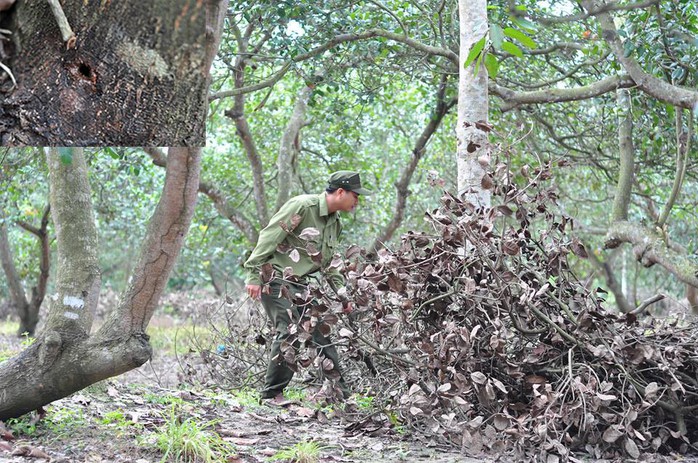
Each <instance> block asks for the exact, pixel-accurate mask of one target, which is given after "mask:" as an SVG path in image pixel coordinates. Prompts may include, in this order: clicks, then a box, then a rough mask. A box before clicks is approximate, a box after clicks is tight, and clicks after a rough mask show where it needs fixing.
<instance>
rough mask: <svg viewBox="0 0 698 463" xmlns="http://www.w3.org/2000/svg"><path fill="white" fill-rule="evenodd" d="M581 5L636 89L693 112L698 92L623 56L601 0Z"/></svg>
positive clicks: (612, 24) (589, 1)
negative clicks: (647, 70) (643, 67)
mask: <svg viewBox="0 0 698 463" xmlns="http://www.w3.org/2000/svg"><path fill="white" fill-rule="evenodd" d="M581 3H582V5H583V6H584V8H585V9H586V10H587V12H589V13H590V14H593V15H594V16H595V17H596V19H597V20H598V21H599V24H600V26H601V35H602V37H603V39H604V40H605V41H606V43H607V44H608V45H609V47H610V48H611V51H612V52H613V55H614V56H615V57H616V59H617V60H618V62H619V63H620V64H621V65H622V66H623V68H624V69H625V71H626V72H627V73H628V74H629V75H630V77H631V78H632V80H633V81H635V83H636V84H637V87H638V88H639V89H640V90H642V91H643V92H645V93H647V94H648V95H650V96H652V97H654V98H656V99H658V100H660V101H664V102H665V103H669V104H672V105H674V106H678V107H680V108H686V109H690V110H693V108H694V107H695V106H696V105H698V91H695V90H691V89H687V88H683V87H678V86H674V85H671V84H670V83H668V82H665V81H663V80H661V79H658V78H656V77H654V76H652V75H651V74H648V73H647V72H645V71H644V69H642V68H641V67H640V65H639V64H638V63H637V61H635V60H634V59H632V58H630V57H629V56H625V51H624V49H623V43H622V41H621V39H620V36H619V35H618V31H617V30H616V26H615V23H614V22H613V18H612V17H611V15H610V13H608V11H607V8H606V5H605V4H604V3H603V1H602V0H582V2H581Z"/></svg>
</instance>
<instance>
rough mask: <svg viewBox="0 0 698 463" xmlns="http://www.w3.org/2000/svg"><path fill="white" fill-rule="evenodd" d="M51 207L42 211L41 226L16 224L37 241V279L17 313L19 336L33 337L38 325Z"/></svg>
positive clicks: (48, 252) (45, 278)
mask: <svg viewBox="0 0 698 463" xmlns="http://www.w3.org/2000/svg"><path fill="white" fill-rule="evenodd" d="M50 211H51V207H50V206H47V207H46V209H44V214H43V216H42V217H41V226H40V228H36V227H34V226H32V225H30V224H28V223H24V222H21V221H20V222H18V225H19V226H20V227H22V228H23V229H25V230H27V231H28V232H29V233H31V234H33V235H34V236H36V238H37V239H38V240H39V256H40V257H39V277H38V281H37V283H36V286H34V287H33V288H32V297H31V300H30V301H29V304H28V305H27V306H26V309H25V310H24V311H22V312H20V313H19V319H20V324H19V334H20V335H21V334H24V333H28V334H29V335H30V336H34V332H35V331H36V326H37V324H38V323H39V310H40V309H41V304H42V303H43V301H44V297H45V296H46V286H47V284H48V278H49V268H50V265H51V264H50V262H51V249H50V245H49V236H48V222H49V217H50V216H49V213H50Z"/></svg>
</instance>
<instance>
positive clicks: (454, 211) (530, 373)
mask: <svg viewBox="0 0 698 463" xmlns="http://www.w3.org/2000/svg"><path fill="white" fill-rule="evenodd" d="M522 173H523V174H524V178H525V179H526V180H527V181H526V186H525V187H523V188H519V187H517V186H516V185H514V183H513V182H511V181H510V179H512V178H513V177H514V175H513V174H512V173H511V172H509V171H508V170H507V168H506V167H505V166H504V165H500V166H498V170H497V171H496V172H495V173H494V174H493V180H494V187H493V202H496V203H497V205H496V206H494V207H492V208H491V209H488V210H485V211H477V210H475V208H474V207H473V206H472V205H470V204H467V203H464V202H462V201H460V200H459V199H457V198H455V197H453V196H452V195H450V194H445V195H444V197H443V198H442V203H443V205H442V207H441V208H439V209H438V210H436V211H434V212H432V213H428V214H427V219H428V221H429V222H431V224H433V229H434V233H432V234H424V233H408V234H407V235H405V236H404V237H403V239H402V242H401V245H400V247H399V248H398V249H395V250H392V251H388V250H383V251H381V252H380V253H379V254H378V256H377V259H376V260H374V261H373V262H369V261H366V259H364V258H357V254H358V255H362V254H363V252H359V253H357V249H355V248H354V249H350V250H349V251H348V255H347V258H348V260H349V261H350V262H351V263H349V264H348V265H347V266H346V267H345V269H344V271H345V273H346V276H347V279H348V281H349V283H350V284H349V288H350V294H349V298H350V299H352V300H354V301H355V303H356V306H357V311H356V312H355V313H353V314H352V315H351V316H350V317H347V318H345V319H344V321H345V323H343V325H342V327H341V328H340V329H339V333H340V334H341V335H342V336H343V338H344V340H346V341H348V345H349V350H350V351H353V352H354V353H357V352H358V353H360V354H361V357H362V358H365V356H366V354H367V353H368V354H369V355H370V356H371V357H372V358H373V359H374V361H373V369H378V370H379V374H378V375H377V376H376V378H375V379H374V380H373V384H374V386H373V389H374V391H376V392H378V393H379V394H381V395H382V396H383V397H385V398H391V397H392V398H395V400H394V402H395V404H396V407H397V409H398V410H399V413H400V417H401V419H402V420H403V422H405V423H408V424H409V425H410V426H411V427H412V428H413V429H419V430H421V431H423V432H428V433H432V434H438V435H441V436H447V437H448V438H450V439H451V440H455V441H457V442H459V443H460V444H461V445H462V446H463V448H464V449H466V450H467V451H468V452H469V453H473V454H477V453H479V452H480V451H488V450H490V451H498V452H504V451H510V452H513V453H515V454H516V455H517V456H518V457H521V458H525V459H527V460H528V459H537V460H539V461H555V460H556V459H558V458H559V459H562V460H569V459H572V460H574V455H575V453H576V452H580V453H583V454H587V455H591V456H593V457H596V458H601V457H603V458H618V457H631V458H637V457H638V456H639V455H640V454H641V453H642V452H672V451H679V452H682V453H683V452H689V451H695V450H696V447H695V445H696V442H697V441H698V414H696V413H695V410H696V409H697V408H698V355H697V354H696V352H698V331H697V330H696V327H695V326H683V327H680V326H677V324H676V323H673V324H671V323H666V322H661V321H658V320H653V319H646V320H642V321H639V320H637V318H636V317H635V316H634V315H623V316H618V315H615V314H612V313H609V312H607V311H606V310H604V308H603V307H602V302H603V300H602V299H601V298H600V295H601V293H600V292H599V293H597V292H596V291H593V292H592V291H589V290H588V289H587V288H586V287H585V286H584V284H583V283H582V282H580V281H579V280H578V279H577V278H576V277H575V275H574V273H573V272H572V271H571V269H570V265H569V263H568V258H569V257H571V256H572V255H576V256H578V257H581V258H583V257H585V256H586V251H585V249H584V247H583V246H582V245H581V244H580V242H579V241H578V240H577V239H576V238H574V237H571V236H570V235H569V234H568V232H569V231H570V228H571V227H572V225H573V222H572V220H571V219H569V218H567V217H564V216H563V215H561V214H559V213H557V212H555V209H556V208H555V199H556V195H555V191H554V189H553V188H552V187H544V185H545V184H546V183H547V182H545V180H547V179H549V178H550V177H551V167H550V166H549V165H548V166H546V167H544V168H541V169H537V170H536V171H534V172H532V173H531V176H530V177H528V176H526V175H525V174H526V173H527V170H525V169H524V170H523V171H522ZM519 178H522V176H521V174H520V175H519ZM330 312H331V311H330ZM336 312H338V310H337V309H336V308H335V313H336ZM323 313H325V314H326V313H327V312H326V311H324V310H319V311H316V312H314V315H315V316H316V317H317V320H318V321H317V324H319V325H320V324H327V325H330V324H333V322H334V320H335V318H336V315H335V314H334V313H330V316H329V317H328V318H327V319H325V318H324V317H323ZM381 358H382V359H387V361H385V360H384V361H381V360H380V359H381ZM379 383H382V387H377V385H378V384H379Z"/></svg>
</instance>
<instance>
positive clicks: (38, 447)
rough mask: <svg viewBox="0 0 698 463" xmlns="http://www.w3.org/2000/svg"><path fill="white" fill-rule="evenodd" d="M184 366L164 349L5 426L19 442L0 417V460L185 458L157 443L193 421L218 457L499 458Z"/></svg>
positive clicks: (353, 405) (141, 462)
mask: <svg viewBox="0 0 698 463" xmlns="http://www.w3.org/2000/svg"><path fill="white" fill-rule="evenodd" d="M155 323H156V324H157V323H165V324H167V323H169V322H168V321H165V322H163V321H160V322H158V320H155ZM6 331H7V330H6ZM21 342H22V340H21V339H18V338H17V337H16V336H15V335H13V334H11V333H0V353H3V352H4V353H5V354H7V353H10V352H15V351H18V350H20V349H21V348H22V345H21ZM0 358H1V357H0ZM179 369H180V365H179V361H178V359H177V358H175V356H170V355H163V354H162V353H160V354H156V356H155V358H154V359H153V360H152V361H151V362H149V363H147V364H145V365H143V366H142V367H141V368H139V369H137V370H134V371H131V372H128V373H127V374H124V375H122V376H119V377H117V378H113V379H110V380H108V381H104V382H101V383H98V384H96V385H93V386H90V387H88V388H87V389H85V390H83V391H80V392H78V393H76V394H73V395H72V396H70V397H67V398H65V399H62V400H59V401H57V402H54V403H52V404H51V405H49V406H47V407H46V408H45V414H44V415H43V416H39V415H38V414H37V413H36V412H33V413H31V414H29V415H26V416H24V417H22V418H21V419H19V420H16V421H11V422H8V423H5V424H4V428H6V429H7V430H9V431H10V432H11V434H12V438H10V437H9V436H7V435H6V437H5V438H2V434H3V426H2V422H0V463H5V462H13V463H14V462H16V463H19V462H41V461H51V462H56V463H68V462H85V463H103V462H137V463H148V462H160V461H177V459H176V458H173V457H167V458H165V459H164V460H163V452H162V451H161V450H159V449H158V448H157V445H156V442H155V440H156V438H157V436H158V435H160V434H162V433H163V429H165V428H166V427H167V425H168V422H170V421H171V420H178V421H179V422H181V421H184V420H191V421H192V422H195V423H198V424H199V425H200V426H201V427H203V428H205V429H206V431H207V432H211V433H215V434H217V435H218V436H220V437H221V438H222V439H223V441H225V442H227V443H228V444H231V445H230V447H229V449H230V450H229V451H226V452H225V455H218V456H217V457H216V459H215V460H214V461H222V462H231V463H237V462H240V463H243V462H244V463H261V462H273V461H291V460H288V459H286V460H284V459H281V456H282V455H281V454H280V453H279V452H281V451H284V450H286V449H290V448H293V447H294V446H295V445H297V444H298V443H299V442H314V443H316V444H317V447H318V448H319V454H318V456H317V459H316V460H309V462H308V463H312V462H313V461H317V462H346V463H349V462H368V463H373V462H434V463H453V462H464V463H483V462H489V461H493V459H492V458H484V457H482V458H473V457H470V456H467V455H463V454H462V453H460V452H459V451H458V449H454V448H452V447H449V446H446V445H444V444H439V443H437V442H433V441H432V440H429V439H424V438H420V437H419V436H415V435H410V434H408V433H407V432H406V431H404V430H401V429H398V430H396V429H391V428H388V427H386V426H385V423H384V420H376V423H375V425H372V424H371V422H370V420H369V421H368V422H366V420H363V421H362V423H361V424H360V425H359V424H357V420H356V417H357V416H359V412H360V410H359V407H358V404H357V402H356V401H355V400H353V399H350V400H349V401H348V402H346V403H345V404H343V405H342V406H333V405H327V404H325V405H322V404H318V403H314V402H311V401H309V400H306V399H305V398H304V397H302V393H301V396H300V397H298V398H296V399H295V400H289V401H288V403H285V404H283V406H279V405H271V404H260V403H259V401H258V399H257V395H256V393H254V391H250V390H247V391H224V390H220V389H216V388H214V387H200V388H192V387H186V388H183V387H182V385H181V384H180V383H179V377H180V375H179ZM365 415H366V410H362V411H361V416H365ZM180 461H185V460H180Z"/></svg>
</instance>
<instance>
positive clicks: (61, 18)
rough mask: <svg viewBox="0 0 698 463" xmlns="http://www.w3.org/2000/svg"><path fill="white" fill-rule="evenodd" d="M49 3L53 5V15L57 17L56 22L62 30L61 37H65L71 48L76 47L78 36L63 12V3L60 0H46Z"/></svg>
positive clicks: (66, 43) (67, 45) (66, 45)
mask: <svg viewBox="0 0 698 463" xmlns="http://www.w3.org/2000/svg"><path fill="white" fill-rule="evenodd" d="M46 1H47V2H48V4H49V5H50V6H51V11H53V16H55V18H56V22H57V23H58V29H60V31H61V37H62V38H63V41H64V42H65V47H66V48H67V49H68V50H70V49H71V48H74V47H75V42H76V41H77V37H75V33H74V32H73V29H71V27H70V24H69V23H68V18H66V16H65V13H64V12H63V8H62V7H61V4H60V2H59V0H46Z"/></svg>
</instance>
